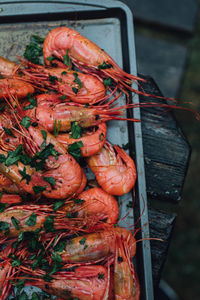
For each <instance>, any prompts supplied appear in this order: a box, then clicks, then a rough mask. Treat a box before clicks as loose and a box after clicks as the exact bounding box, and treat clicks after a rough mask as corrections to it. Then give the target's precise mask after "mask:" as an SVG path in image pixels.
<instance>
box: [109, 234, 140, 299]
mask: <svg viewBox="0 0 200 300" xmlns="http://www.w3.org/2000/svg"><path fill="white" fill-rule="evenodd" d="M128 250H129V249H128V247H127V246H126V241H123V239H122V238H119V237H117V239H116V250H115V262H114V293H115V299H116V300H124V299H126V300H139V299H140V286H139V282H138V278H137V274H136V272H135V269H134V266H133V264H132V262H131V259H130V254H129V251H128Z"/></svg>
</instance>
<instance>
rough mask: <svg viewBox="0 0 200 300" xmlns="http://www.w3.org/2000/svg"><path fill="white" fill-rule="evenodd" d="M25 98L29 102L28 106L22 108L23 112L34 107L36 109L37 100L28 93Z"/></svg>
mask: <svg viewBox="0 0 200 300" xmlns="http://www.w3.org/2000/svg"><path fill="white" fill-rule="evenodd" d="M27 98H28V101H29V102H30V104H29V105H27V106H25V107H23V110H28V109H33V108H34V107H37V99H36V98H33V97H32V96H31V94H30V93H28V95H27Z"/></svg>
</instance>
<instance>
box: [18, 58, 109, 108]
mask: <svg viewBox="0 0 200 300" xmlns="http://www.w3.org/2000/svg"><path fill="white" fill-rule="evenodd" d="M28 64H30V63H28ZM23 73H24V74H25V75H26V78H30V81H31V82H33V83H34V84H36V85H40V86H42V87H47V88H51V89H54V90H56V91H57V92H58V93H61V94H62V95H65V96H66V97H68V98H70V99H71V100H72V101H73V102H77V103H81V104H85V103H89V104H94V103H97V102H100V101H101V100H103V99H104V98H105V94H106V89H105V86H104V84H103V83H102V81H101V80H99V79H98V78H97V77H95V76H92V75H90V74H83V73H80V72H78V71H73V70H69V69H66V68H45V67H43V66H37V65H34V64H31V68H30V69H25V70H24V69H23ZM63 98H65V97H63Z"/></svg>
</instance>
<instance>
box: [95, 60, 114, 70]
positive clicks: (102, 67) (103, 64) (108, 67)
mask: <svg viewBox="0 0 200 300" xmlns="http://www.w3.org/2000/svg"><path fill="white" fill-rule="evenodd" d="M110 68H112V65H111V64H107V63H106V62H105V61H104V62H103V63H102V64H101V65H98V69H99V70H102V69H110Z"/></svg>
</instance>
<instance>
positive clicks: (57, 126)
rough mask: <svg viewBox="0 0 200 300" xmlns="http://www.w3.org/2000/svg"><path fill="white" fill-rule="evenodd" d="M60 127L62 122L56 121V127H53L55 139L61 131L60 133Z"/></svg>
mask: <svg viewBox="0 0 200 300" xmlns="http://www.w3.org/2000/svg"><path fill="white" fill-rule="evenodd" d="M60 127H61V121H60V120H59V121H58V122H57V120H56V119H55V121H54V127H53V134H54V136H55V137H57V135H58V133H59V131H60Z"/></svg>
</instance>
